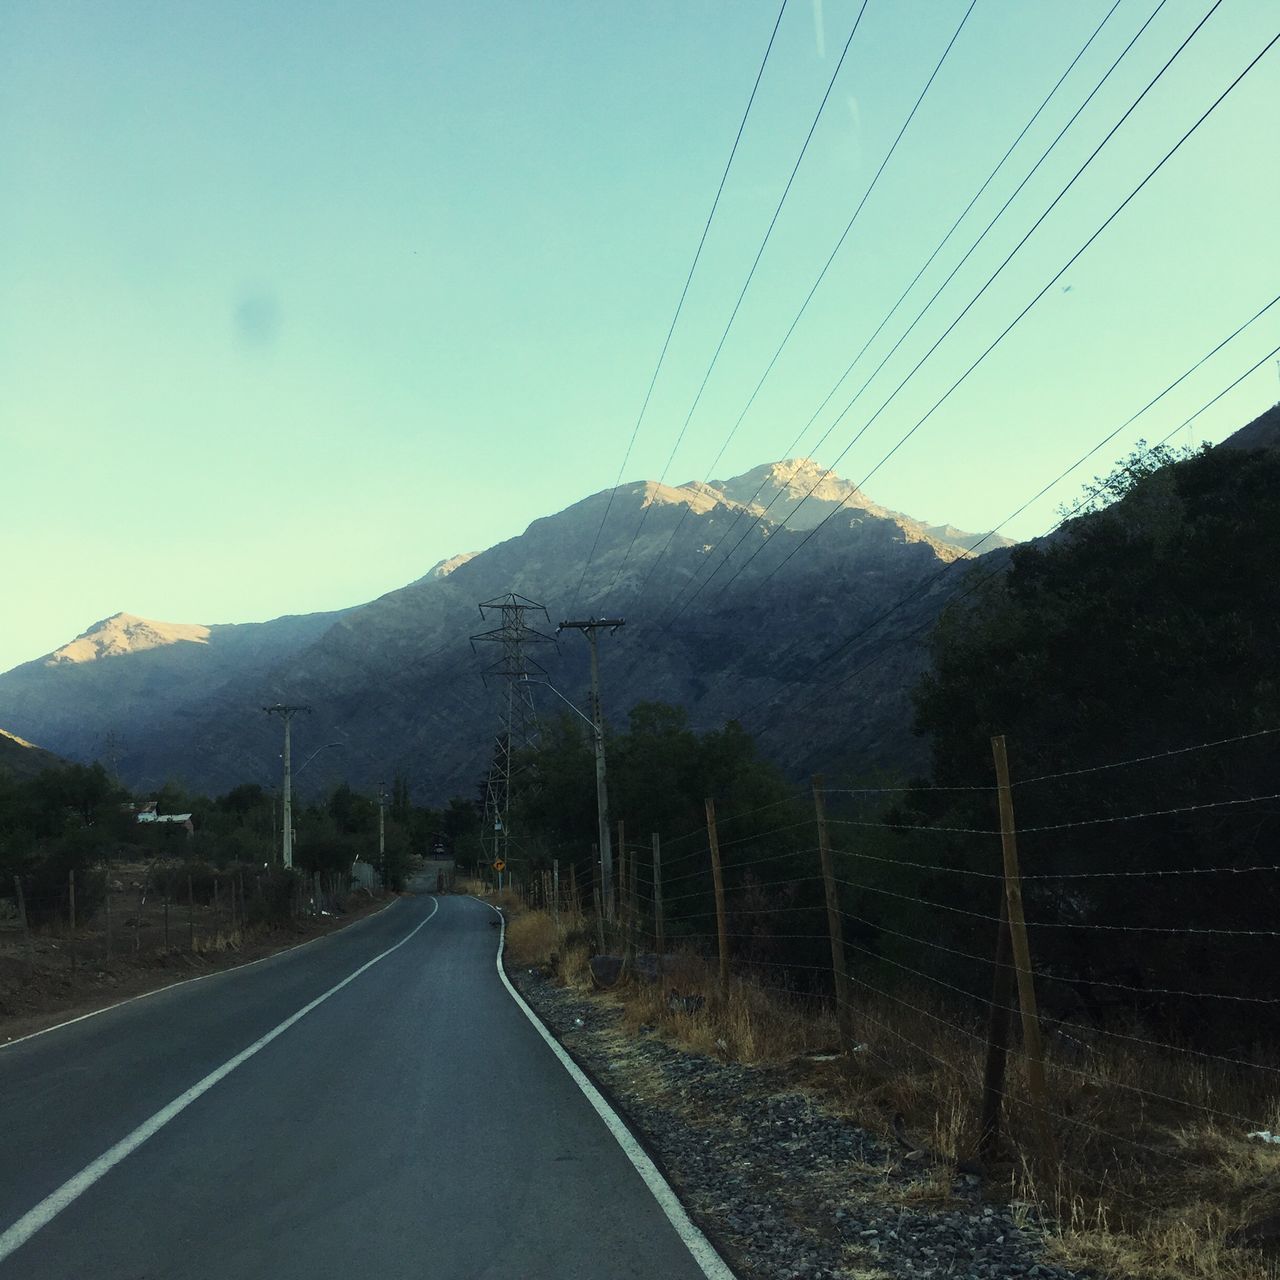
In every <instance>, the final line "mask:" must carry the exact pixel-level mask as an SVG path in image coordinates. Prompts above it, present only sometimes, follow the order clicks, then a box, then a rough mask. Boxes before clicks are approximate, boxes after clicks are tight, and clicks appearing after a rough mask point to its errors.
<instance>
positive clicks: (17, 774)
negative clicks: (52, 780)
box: [0, 729, 66, 781]
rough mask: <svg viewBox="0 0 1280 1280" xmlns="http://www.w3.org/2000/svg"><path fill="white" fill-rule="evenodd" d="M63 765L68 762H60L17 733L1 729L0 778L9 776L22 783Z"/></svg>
mask: <svg viewBox="0 0 1280 1280" xmlns="http://www.w3.org/2000/svg"><path fill="white" fill-rule="evenodd" d="M62 764H66V761H65V760H59V759H58V757H57V756H55V755H54V754H53V752H52V751H44V750H42V749H41V748H40V747H37V746H36V745H35V744H34V743H31V742H28V741H27V740H26V739H25V738H19V737H18V735H17V734H16V733H7V732H6V731H5V730H4V729H0V778H2V777H6V776H7V777H10V778H17V779H19V780H20V781H21V780H25V779H27V778H34V777H35V776H36V774H38V773H39V772H40V771H41V770H43V769H54V768H57V766H58V765H62Z"/></svg>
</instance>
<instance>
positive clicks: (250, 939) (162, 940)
mask: <svg viewBox="0 0 1280 1280" xmlns="http://www.w3.org/2000/svg"><path fill="white" fill-rule="evenodd" d="M394 896H395V895H392V894H388V895H381V896H377V897H373V896H370V895H369V894H368V893H358V894H350V895H347V896H345V897H343V898H342V899H341V900H339V901H337V902H334V903H332V904H330V905H331V906H332V910H331V911H330V910H327V909H326V910H324V911H320V910H317V911H315V913H314V914H304V915H301V916H300V917H298V918H296V919H294V920H292V921H291V922H290V923H289V924H287V925H283V926H274V927H272V926H267V925H262V924H253V923H244V922H243V921H242V920H240V919H239V918H238V917H237V916H236V913H235V911H234V909H232V908H231V907H230V904H227V903H219V904H216V905H214V904H208V905H199V904H195V905H192V906H188V905H187V904H185V903H183V904H171V903H169V904H167V903H165V902H163V901H161V900H159V899H158V898H155V899H151V900H149V901H145V902H142V901H138V900H137V898H136V897H134V898H132V899H131V900H129V901H126V898H127V897H128V894H127V891H125V892H120V893H118V894H117V895H116V896H115V899H114V906H115V912H114V916H112V917H111V919H110V923H109V924H108V919H107V917H106V916H105V915H104V914H103V913H101V912H99V913H98V914H97V915H96V916H95V918H94V920H93V921H91V922H90V924H89V925H88V926H87V927H81V928H78V929H77V930H76V931H75V932H74V933H73V932H72V931H71V930H70V929H69V928H67V926H66V925H65V923H63V924H57V925H51V926H47V927H45V928H34V929H32V930H31V931H30V934H29V935H27V934H26V933H25V932H24V931H23V930H22V929H21V928H20V926H19V925H18V923H17V922H16V921H6V922H5V927H4V928H2V929H0V1044H5V1043H7V1042H8V1041H10V1040H16V1039H18V1038H20V1037H21V1036H25V1035H30V1034H31V1033H32V1032H35V1031H41V1030H44V1029H45V1028H46V1027H50V1026H54V1025H56V1024H57V1023H59V1022H64V1021H66V1020H67V1019H68V1018H74V1017H78V1016H80V1015H81V1014H85V1013H91V1012H93V1011H94V1010H95V1009H101V1008H104V1007H106V1006H107V1005H112V1004H116V1003H118V1002H119V1001H121V1000H127V999H129V998H131V997H133V996H138V995H143V994H145V993H146V992H149V991H155V990H157V989H159V988H161V987H167V986H170V985H172V984H173V983H176V982H181V981H183V980H184V979H187V978H194V977H199V976H201V975H203V974H209V973H216V972H219V971H220V970H224V969H234V968H236V967H238V966H239V965H242V964H247V963H249V962H250V961H253V960H260V959H263V958H264V957H266V956H269V955H273V954H275V953H276V952H278V951H285V950H287V949H289V948H290V947H295V946H297V945H298V944H299V943H303V942H308V941H310V940H311V939H313V938H319V937H323V936H324V935H326V934H329V933H333V932H335V931H337V930H338V929H342V928H344V927H346V926H347V925H349V924H352V923H354V922H355V921H357V920H360V919H363V918H364V917H365V916H368V915H371V914H372V913H374V912H376V911H380V910H381V909H382V908H383V907H385V906H387V905H389V903H390V902H392V901H394ZM28 937H29V941H28Z"/></svg>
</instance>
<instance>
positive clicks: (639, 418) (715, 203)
mask: <svg viewBox="0 0 1280 1280" xmlns="http://www.w3.org/2000/svg"><path fill="white" fill-rule="evenodd" d="M786 8H787V0H782V4H781V6H780V7H779V9H778V16H777V18H776V19H775V20H774V23H773V30H772V31H771V32H770V34H769V43H768V45H766V47H765V51H764V57H763V58H762V59H761V60H760V68H759V70H758V71H757V72H756V78H755V82H754V83H753V84H752V86H751V96H750V97H749V98H748V99H747V106H746V109H745V110H744V111H743V113H742V119H741V120H740V121H739V122H738V132H737V133H736V134H735V135H734V139H733V146H732V147H731V148H730V150H729V158H728V160H726V161H725V166H724V172H723V173H722V174H721V175H720V185H719V186H718V187H717V188H716V194H715V199H714V200H712V202H711V210H710V212H709V213H708V214H707V221H706V223H705V224H704V225H703V228H702V235H701V237H700V238H699V240H698V247H697V249H696V250H695V251H694V255H693V261H692V263H690V264H689V273H688V275H687V276H685V281H684V288H683V289H681V291H680V300H679V301H678V302H677V303H676V309H675V314H674V315H673V316H672V317H671V324H670V325H669V326H668V328H667V336H666V338H665V339H664V341H663V343H662V350H661V351H660V352H659V353H658V362H657V364H656V365H654V369H653V376H652V377H651V378H650V379H649V386H648V388H647V389H646V391H645V394H644V402H643V403H642V404H641V406H640V412H639V414H637V415H636V420H635V425H634V426H633V427H632V428H631V438H630V440H629V441H628V442H627V449H626V452H625V453H624V454H623V455H622V465H621V466H620V467H619V468H618V477H617V479H616V480H615V481H614V484H613V488H612V489H611V490H610V492H609V500H608V502H607V503H606V504H605V509H604V515H602V516H601V517H600V527H599V528H598V529H597V530H596V535H595V538H594V539H593V540H592V543H591V550H590V551H589V552H588V553H587V559H586V563H585V564H584V565H583V566H582V574H581V576H580V577H579V578H578V585H577V587H576V588H575V590H574V593H573V601H572V603H571V604H570V612H573V610H574V608H575V607H576V605H577V602H578V596H579V594H580V593H581V591H582V584H583V582H584V581H585V579H586V576H587V570H588V569H589V568H590V567H591V562H592V560H593V559H594V558H595V554H596V550H597V548H598V547H599V545H600V537H601V535H602V534H603V533H604V527H605V523H606V522H607V521H608V519H609V512H610V511H611V510H612V509H613V500H614V498H615V497H616V496H617V493H618V488H619V486H620V485H621V484H622V475H623V472H624V471H625V470H626V468H627V462H628V460H629V459H630V457H631V450H632V449H633V448H634V446H635V443H636V436H637V435H638V434H639V431H640V424H641V422H643V421H644V415H645V413H646V411H647V410H648V408H649V400H650V398H651V397H652V396H653V388H654V386H655V385H656V383H657V381H658V374H659V372H660V371H661V369H662V365H663V362H664V361H665V360H666V358H667V348H668V347H669V346H670V345H671V337H672V335H673V334H674V333H675V331H676V322H677V321H678V320H679V319H680V313H681V311H682V310H683V309H684V302H685V298H686V297H688V294H689V286H690V284H692V282H693V273H694V272H695V271H696V270H697V268H698V262H699V260H700V259H701V257H702V249H703V246H704V245H705V244H706V243H707V235H708V233H709V232H710V231H711V222H712V220H713V219H714V218H715V216H716V209H717V208H719V205H720V197H721V195H723V194H724V187H725V183H726V182H727V181H728V179H729V170H730V169H731V168H732V167H733V159H734V157H735V156H736V155H737V154H738V144H739V143H740V142H741V141H742V134H743V130H744V129H746V127H747V117H748V116H749V115H750V114H751V107H752V104H753V103H754V102H755V100H756V91H757V90H758V89H759V88H760V81H761V79H762V78H763V76H764V69H765V66H766V65H767V64H768V61H769V55H770V53H772V52H773V42H774V40H775V39H776V38H777V35H778V28H779V27H780V26H781V25H782V15H783V13H785V12H786Z"/></svg>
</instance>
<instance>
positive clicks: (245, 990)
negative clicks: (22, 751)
mask: <svg viewBox="0 0 1280 1280" xmlns="http://www.w3.org/2000/svg"><path fill="white" fill-rule="evenodd" d="M493 919H495V916H494V914H493V913H492V912H491V911H490V909H489V908H488V907H486V906H484V905H483V904H481V903H479V902H476V901H474V900H473V899H469V898H449V897H446V898H441V899H439V900H437V899H435V898H433V897H426V896H424V897H419V898H406V899H403V900H401V901H399V902H397V903H396V904H395V905H394V906H392V907H390V908H389V909H387V910H386V911H383V912H381V913H379V914H378V915H376V916H372V917H370V918H368V919H367V920H364V921H361V922H359V923H357V924H355V925H353V926H351V927H350V928H349V929H346V930H343V931H342V932H341V933H337V934H334V935H333V936H331V937H330V938H327V939H325V940H323V941H320V942H316V943H313V944H311V945H309V946H306V947H303V948H300V949H298V950H296V951H294V952H291V953H286V954H283V955H279V956H275V957H273V958H272V959H270V960H267V961H265V962H262V963H260V964H257V965H254V966H251V967H247V968H245V969H243V970H239V971H233V972H230V973H225V974H219V975H217V976H215V977H211V978H207V979H204V980H202V981H199V982H195V983H191V984H188V985H186V986H182V987H178V988H175V989H173V990H171V991H167V992H163V993H161V994H158V995H155V996H151V997H148V998H147V999H144V1000H140V1001H137V1002H135V1003H133V1004H128V1005H125V1006H122V1007H120V1008H117V1009H113V1010H110V1011H108V1012H106V1013H103V1014H100V1015H98V1016H96V1017H93V1018H89V1019H87V1020H85V1021H83V1022H79V1023H75V1024H72V1025H69V1026H66V1027H62V1028H59V1029H57V1030H54V1031H51V1032H48V1033H46V1034H44V1035H42V1036H39V1037H36V1038H34V1039H31V1040H28V1041H25V1042H18V1043H15V1044H13V1045H12V1046H9V1047H8V1048H4V1049H0V1153H2V1154H0V1254H3V1252H4V1246H3V1243H2V1242H3V1241H4V1239H5V1233H6V1232H8V1233H9V1235H8V1239H9V1241H10V1243H12V1241H13V1239H14V1238H15V1236H14V1232H13V1230H12V1228H13V1225H14V1224H15V1223H20V1222H22V1221H23V1220H24V1218H25V1219H26V1221H27V1222H28V1223H30V1222H31V1221H32V1219H31V1218H30V1217H29V1216H28V1215H29V1214H30V1212H31V1211H32V1210H33V1209H34V1208H35V1207H36V1206H38V1205H40V1204H41V1203H42V1202H45V1201H46V1199H47V1198H48V1197H50V1196H51V1195H52V1194H53V1193H55V1192H57V1191H58V1190H59V1188H63V1187H64V1186H65V1184H67V1183H68V1181H69V1180H72V1179H74V1178H76V1176H77V1175H80V1174H81V1173H82V1171H84V1170H85V1169H86V1168H90V1169H92V1167H93V1164H94V1162H95V1161H99V1160H100V1158H101V1157H103V1155H104V1153H108V1152H109V1151H110V1150H111V1149H112V1148H113V1146H115V1145H116V1144H118V1143H120V1142H121V1141H122V1140H123V1139H126V1138H127V1137H128V1136H129V1135H131V1134H133V1133H134V1132H135V1131H136V1130H137V1128H138V1127H139V1126H142V1125H144V1124H146V1122H147V1121H149V1120H151V1119H152V1118H153V1117H155V1116H156V1115H157V1113H159V1112H161V1111H162V1109H163V1108H164V1107H165V1106H166V1105H167V1104H170V1103H171V1102H173V1101H174V1100H175V1099H180V1098H181V1097H182V1095H184V1093H186V1092H187V1091H188V1090H191V1089H192V1087H193V1086H195V1085H197V1083H198V1082H201V1081H202V1080H205V1079H206V1077H208V1076H209V1075H210V1073H216V1072H217V1071H218V1069H219V1068H223V1067H225V1066H226V1064H227V1063H228V1062H229V1061H230V1060H232V1059H234V1058H235V1057H236V1055H237V1054H240V1053H242V1052H243V1051H244V1050H246V1049H247V1048H249V1047H250V1046H252V1045H254V1044H255V1043H256V1042H258V1041H259V1040H260V1038H262V1037H264V1036H266V1035H268V1034H269V1033H270V1032H272V1031H273V1030H274V1029H275V1028H277V1027H279V1026H280V1024H281V1023H282V1022H283V1021H285V1020H287V1019H289V1018H290V1017H291V1016H292V1015H294V1014H296V1013H297V1012H298V1011H299V1010H301V1009H303V1008H304V1007H305V1006H307V1005H308V1004H309V1003H310V1002H311V1001H314V1000H316V999H317V997H321V996H323V995H324V994H325V993H326V992H328V991H330V990H331V989H332V988H333V987H334V986H335V984H338V983H340V982H342V981H343V979H346V978H348V977H349V976H350V975H351V974H352V973H353V972H355V971H356V970H358V969H360V968H361V966H362V965H365V964H367V963H368V962H369V961H372V960H374V958H375V957H377V956H379V955H382V953H384V952H386V951H387V949H388V948H390V947H393V946H395V944H397V943H402V945H400V946H399V947H397V949H395V950H394V951H391V952H390V953H389V954H386V955H384V956H383V958H382V959H380V960H378V961H377V962H376V963H374V964H372V965H371V966H370V967H369V968H367V969H366V970H365V971H364V972H362V973H360V974H359V975H358V976H356V977H354V978H353V979H351V981H349V982H348V983H347V985H345V986H343V987H341V989H340V990H338V991H336V992H334V993H333V994H332V995H330V996H329V997H328V998H327V999H323V1000H322V1001H321V1002H320V1003H319V1004H317V1005H316V1006H315V1007H314V1008H313V1009H311V1011H310V1012H308V1013H306V1014H305V1015H304V1016H302V1017H301V1018H299V1019H297V1021H295V1022H293V1023H292V1024H291V1025H289V1026H288V1027H287V1028H286V1029H284V1030H283V1031H281V1032H280V1033H279V1034H278V1035H277V1036H276V1037H275V1038H274V1039H272V1040H270V1041H269V1043H267V1044H266V1045H265V1046H263V1047H262V1048H261V1049H260V1050H259V1051H257V1052H256V1053H254V1054H252V1056H250V1057H248V1058H246V1059H245V1060H244V1061H243V1062H241V1063H240V1065H238V1066H235V1067H234V1069H232V1070H230V1071H229V1072H228V1073H227V1074H225V1075H224V1076H223V1077H221V1078H219V1079H218V1080H217V1082H216V1083H214V1084H212V1086H211V1087H208V1088H207V1090H205V1091H203V1092H201V1093H200V1094H199V1096H197V1097H196V1098H195V1100H194V1101H192V1102H190V1104H189V1105H188V1106H186V1107H185V1108H184V1109H181V1110H180V1111H179V1112H178V1113H177V1114H175V1115H173V1118H172V1119H170V1120H169V1121H168V1123H165V1124H163V1125H162V1126H161V1127H159V1128H158V1129H156V1131H155V1132H154V1133H153V1134H152V1135H151V1136H150V1137H148V1138H147V1139H146V1140H145V1141H144V1142H142V1143H141V1144H140V1145H138V1146H137V1147H136V1149H133V1150H132V1151H131V1152H130V1153H129V1154H127V1155H125V1156H124V1157H123V1159H120V1160H119V1162H118V1163H112V1164H111V1167H110V1168H109V1170H108V1171H107V1172H106V1173H105V1174H103V1176H102V1177H101V1178H100V1179H98V1180H97V1181H95V1182H93V1183H92V1185H90V1186H88V1188H87V1189H86V1190H84V1192H83V1194H81V1195H79V1196H78V1197H76V1198H74V1199H71V1200H70V1202H69V1203H68V1204H67V1205H66V1207H65V1208H63V1209H62V1210H61V1211H60V1212H57V1213H56V1214H54V1215H53V1216H52V1217H51V1218H50V1220H49V1221H48V1222H47V1224H46V1225H43V1226H41V1227H40V1229H38V1230H36V1231H35V1233H34V1234H33V1235H31V1236H30V1238H29V1239H28V1240H27V1241H26V1242H25V1243H23V1244H22V1245H21V1246H20V1247H18V1248H17V1249H15V1250H14V1251H13V1252H12V1253H11V1254H10V1255H9V1256H8V1257H7V1258H5V1259H4V1260H3V1261H0V1280H8V1278H9V1277H19V1276H21V1277H32V1278H33V1280H35V1278H41V1280H44V1278H47V1280H69V1278H71V1277H75V1278H77V1280H79V1278H85V1280H89V1278H92V1280H178V1278H182V1280H239V1278H241V1277H245V1278H248V1277H254V1278H257V1277H263V1278H268V1277H269V1278H270V1280H294V1278H295V1277H296V1278H297V1280H304V1278H305V1280H317V1278H320V1277H364V1276H368V1277H377V1278H378V1280H397V1278H399V1277H414V1280H425V1278H430V1277H440V1278H441V1280H446V1278H447V1280H471V1278H475V1280H480V1278H481V1277H483V1278H486V1280H543V1278H545V1280H553V1278H554V1280H577V1278H579V1277H580V1278H582V1280H588V1278H589V1280H614V1278H615V1277H618V1278H621V1277H654V1278H657V1277H661V1278H662V1280H699V1278H700V1277H703V1274H704V1273H703V1271H702V1270H701V1269H700V1268H699V1266H698V1265H697V1263H696V1262H695V1261H694V1259H693V1257H692V1256H691V1254H690V1253H689V1251H688V1249H687V1248H686V1247H685V1245H684V1244H683V1243H682V1242H681V1239H680V1237H679V1236H678V1235H677V1233H676V1231H675V1229H674V1228H673V1227H672V1226H671V1224H670V1222H669V1221H668V1219H667V1217H666V1216H665V1215H664V1213H663V1212H662V1210H661V1208H660V1207H659V1205H658V1203H657V1202H656V1201H655V1199H654V1198H653V1196H652V1195H651V1194H650V1192H649V1190H648V1189H647V1188H646V1186H645V1184H644V1182H643V1181H642V1179H641V1177H640V1175H639V1173H637V1171H636V1169H635V1168H634V1167H633V1165H632V1164H631V1163H630V1162H629V1160H628V1159H627V1157H626V1156H625V1155H624V1153H623V1151H622V1149H621V1147H620V1146H619V1145H618V1143H617V1142H616V1141H615V1139H614V1138H613V1136H612V1135H611V1134H610V1133H609V1131H608V1130H607V1128H606V1127H605V1124H604V1122H603V1121H602V1120H601V1119H600V1117H599V1116H598V1115H597V1114H596V1112H595V1111H594V1110H593V1109H592V1108H591V1106H590V1105H589V1103H588V1102H587V1100H586V1098H585V1097H584V1095H583V1094H582V1092H581V1091H580V1090H579V1088H578V1087H577V1085H576V1084H575V1083H574V1082H573V1080H572V1079H571V1078H570V1076H569V1075H568V1073H567V1072H566V1071H565V1069H564V1067H563V1066H562V1065H561V1064H560V1063H559V1061H558V1060H557V1059H556V1057H555V1056H554V1055H553V1053H552V1051H551V1050H550V1049H549V1048H548V1047H547V1045H546V1044H545V1043H544V1042H543V1041H542V1039H541V1038H540V1036H539V1035H538V1032H537V1030H536V1029H535V1028H534V1026H533V1025H532V1024H531V1023H530V1022H529V1020H528V1019H527V1017H526V1016H525V1014H524V1013H523V1011H522V1010H521V1009H520V1008H519V1007H518V1006H517V1004H516V1003H515V1001H514V1000H513V999H512V997H511V996H510V995H509V994H508V992H507V991H506V989H505V988H504V987H503V985H502V983H501V981H500V979H499V977H498V975H497V973H496V971H495V967H494V954H495V951H496V946H497V939H498V933H497V930H495V929H493V928H492V927H491V926H490V921H492V920H493ZM419 926H420V927H419ZM415 929H416V932H414V930H415ZM406 938H407V941H405V939H406ZM106 1163H111V1161H110V1160H108V1161H107V1162H106ZM99 1167H101V1166H99ZM46 1212H47V1210H46Z"/></svg>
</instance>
